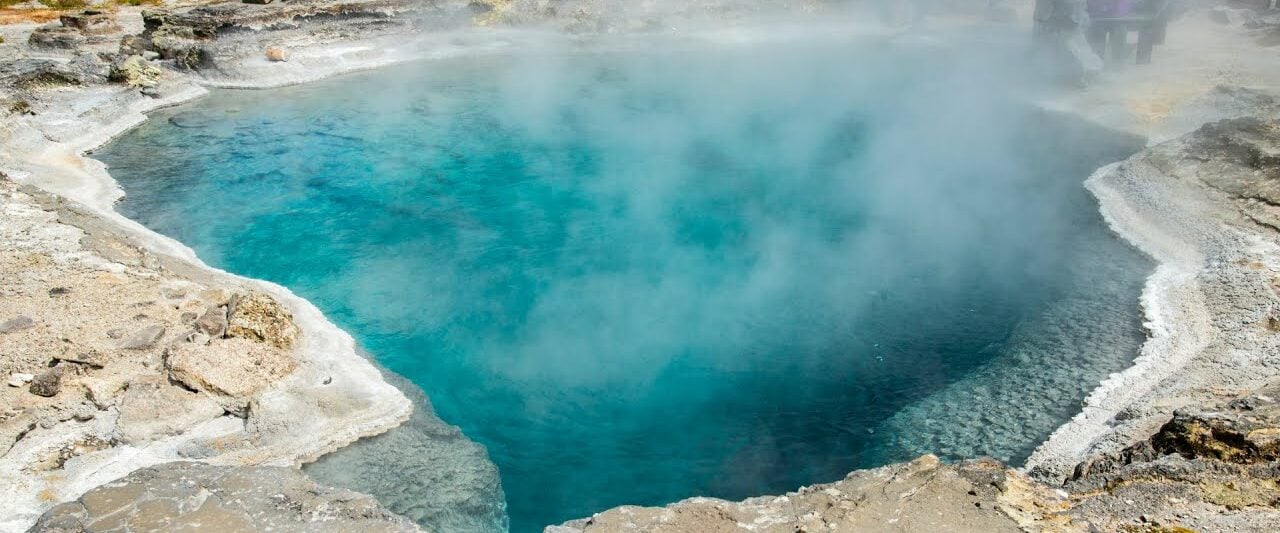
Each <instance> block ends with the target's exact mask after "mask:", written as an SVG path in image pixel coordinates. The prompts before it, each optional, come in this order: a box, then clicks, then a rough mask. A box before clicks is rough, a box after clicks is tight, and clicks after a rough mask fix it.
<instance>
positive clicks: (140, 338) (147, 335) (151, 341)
mask: <svg viewBox="0 0 1280 533" xmlns="http://www.w3.org/2000/svg"><path fill="white" fill-rule="evenodd" d="M163 336H164V326H161V325H155V326H147V327H145V328H142V329H141V330H138V331H137V332H135V333H134V334H133V335H130V336H129V338H127V339H125V340H124V342H122V343H120V348H122V349H125V350H145V349H147V348H150V347H152V346H155V345H156V343H157V342H160V337H163Z"/></svg>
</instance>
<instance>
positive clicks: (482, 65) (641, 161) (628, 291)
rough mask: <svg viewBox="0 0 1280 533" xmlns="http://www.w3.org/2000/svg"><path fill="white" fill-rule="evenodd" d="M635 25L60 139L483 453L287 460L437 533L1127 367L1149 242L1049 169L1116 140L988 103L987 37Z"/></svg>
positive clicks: (964, 412) (1021, 408)
mask: <svg viewBox="0 0 1280 533" xmlns="http://www.w3.org/2000/svg"><path fill="white" fill-rule="evenodd" d="M650 44H652V43H650ZM650 44H644V45H633V46H622V47H611V48H610V49H609V50H602V49H599V48H595V47H592V46H584V45H581V44H577V45H566V46H543V47H529V48H524V49H521V51H510V52H504V53H499V54H488V55H477V56H463V57H457V58H453V59H439V60H433V61H426V62H421V63H412V64H404V65H400V66H395V67H390V68H386V69H383V70H378V71H373V72H365V73H359V74H353V75H348V76H344V77H340V78H335V79H330V80H326V81H322V82H317V83H313V84H309V85H305V86H298V87H289V88H281V89H272V90H267V91H230V90H227V91H215V92H214V93H213V94H212V95H210V96H209V97H207V98H205V99H202V100H200V101H198V102H195V103H191V104H188V105H184V106H181V107H178V108H174V109H170V110H165V111H161V112H157V113H155V114H154V115H153V117H152V120H150V121H149V122H148V123H146V124H145V125H143V126H141V127H139V128H138V129H136V130H134V131H132V132H130V133H128V134H127V135H125V136H123V137H122V138H120V139H118V140H116V141H114V142H113V143H112V144H110V145H108V146H107V147H105V148H104V149H102V150H100V151H98V152H97V153H95V154H94V157H96V158H98V159H100V160H102V161H104V162H106V163H107V164H108V165H109V166H110V171H111V173H112V175H113V176H114V177H115V178H116V179H117V180H119V181H120V182H121V184H122V185H123V187H124V189H125V190H126V192H127V194H128V197H127V198H126V200H125V201H124V202H123V203H122V204H121V205H120V206H119V207H120V210H121V211H122V212H123V213H125V214H126V215H127V216H129V217H131V218H134V219H136V220H138V221H140V222H142V223H143V224H145V225H147V226H148V227H150V228H152V229H154V230H156V231H158V232H160V233H163V234H166V235H169V236H172V237H174V238H176V239H177V240H179V241H181V242H183V243H185V244H187V245H189V246H191V247H192V248H193V249H195V250H196V251H197V253H198V254H199V255H200V257H201V258H202V259H204V260H205V261H206V262H208V263H210V264H212V265H214V266H217V267H220V268H223V269H226V270H229V271H232V272H235V273H238V274H242V275H245V276H250V277H255V278H261V279H266V280H270V281H274V282H277V283H280V284H282V285H285V286H287V287H289V288H290V289H292V290H293V291H295V292H297V293H298V294H300V295H301V296H304V297H306V298H308V299H310V300H311V301H313V302H315V303H316V304H317V305H318V306H319V307H321V308H322V309H323V310H324V311H325V312H326V313H327V314H328V316H329V317H330V318H331V319H333V320H334V321H335V322H336V323H338V324H339V325H340V326H342V327H344V328H345V329H347V330H348V331H349V332H351V333H352V335H353V336H355V337H356V338H357V340H358V341H359V343H360V344H361V345H362V346H363V347H364V348H365V349H366V350H367V351H368V352H369V353H370V354H371V356H372V357H373V358H374V359H376V360H377V361H378V362H379V363H380V364H381V365H383V366H384V367H386V368H387V369H389V370H390V371H392V372H394V373H396V374H398V375H400V376H403V377H404V378H405V379H406V380H407V381H408V382H411V383H412V385H409V384H405V387H409V388H412V387H413V386H416V387H420V388H421V390H422V391H424V392H425V393H426V396H427V397H429V399H430V405H428V404H427V403H426V402H425V400H424V401H423V404H422V406H421V408H420V409H423V410H428V411H429V410H431V409H432V408H434V412H435V413H436V414H437V415H438V416H439V417H440V418H441V419H443V420H444V421H446V422H448V423H450V424H455V425H457V426H458V427H460V428H461V430H462V432H463V434H465V436H466V437H469V438H470V439H471V440H474V441H475V442H478V443H479V444H481V445H483V446H484V447H485V448H486V449H487V452H488V458H489V459H490V460H492V462H493V464H495V465H496V466H497V471H498V473H499V475H500V476H501V488H502V491H501V492H495V491H487V492H486V491H483V490H476V489H474V487H470V486H468V484H469V483H475V482H476V481H475V479H473V478H471V477H468V476H465V475H454V474H452V473H451V474H448V475H443V474H441V475H436V476H434V477H432V478H431V479H430V480H429V481H427V480H424V479H422V478H423V477H424V476H426V477H431V476H430V473H424V469H419V468H413V467H412V466H411V465H407V464H404V465H398V466H400V467H395V466H393V467H390V468H384V469H381V470H379V471H378V472H377V473H376V475H374V474H371V473H370V472H357V473H350V472H348V473H349V474H351V475H344V473H343V469H344V468H345V469H347V470H350V469H352V468H359V467H358V466H352V465H359V464H361V463H360V462H359V461H358V460H355V461H353V460H352V458H351V457H349V456H348V457H346V458H345V459H344V458H343V453H347V454H349V455H350V454H357V455H358V454H360V453H364V452H361V451H360V448H358V447H357V448H356V449H353V450H352V451H349V452H341V453H339V454H336V455H335V456H334V457H333V458H331V459H324V460H322V461H321V462H320V463H318V464H317V465H314V466H313V467H311V468H310V470H311V471H312V473H313V475H315V476H316V477H318V478H319V479H320V480H321V481H326V480H330V481H332V482H338V483H342V482H346V484H348V485H350V484H353V483H354V484H357V485H359V486H355V487H351V488H355V489H358V490H363V491H366V492H370V493H373V494H374V495H375V496H379V497H381V498H383V499H384V501H389V502H390V505H391V506H392V507H393V509H394V508H397V507H398V506H399V507H400V508H399V509H397V510H399V511H401V512H406V513H407V514H409V515H410V516H412V517H414V518H416V519H418V520H420V521H422V522H424V523H426V524H427V525H431V526H433V527H438V528H441V529H444V530H463V529H476V530H483V529H493V528H501V527H503V526H504V525H505V524H504V522H505V521H506V520H507V519H508V518H509V525H510V528H511V530H513V531H535V530H539V529H540V528H541V527H542V526H544V525H547V524H553V523H560V522H563V521H565V520H568V519H572V518H578V517H585V516H590V515H591V513H593V512H597V511H600V510H603V509H605V508H608V507H612V506H616V505H621V504H641V505H658V504H666V503H671V502H674V501H677V500H680V499H683V498H688V497H692V496H698V495H703V496H717V497H723V498H730V499H737V498H744V497H748V496H755V495H762V494H777V493H781V492H785V491H788V490H794V489H795V488H797V487H799V486H802V485H806V484H812V483H818V482H827V481H832V480H835V479H839V478H841V477H843V476H844V475H845V474H846V473H847V472H849V471H851V470H854V469H858V468H865V467H874V466H879V465H883V464H886V463H890V462H895V461H901V460H907V459H911V458H913V457H915V456H917V455H919V454H922V453H928V452H932V453H937V454H939V455H941V456H943V457H944V458H946V459H960V458H967V457H974V456H978V455H990V456H994V457H997V458H1001V459H1004V460H1008V461H1013V462H1017V461H1021V460H1022V459H1024V458H1025V457H1026V456H1027V455H1028V454H1029V452H1030V451H1031V449H1032V448H1034V446H1036V445H1037V444H1038V443H1039V442H1041V441H1042V440H1043V439H1044V438H1045V437H1047V436H1048V434H1049V433H1050V432H1052V430H1053V429H1054V428H1055V427H1057V426H1058V425H1059V424H1061V423H1063V422H1064V421H1066V420H1067V419H1069V418H1070V417H1071V416H1073V415H1074V414H1075V413H1076V412H1077V411H1078V409H1079V405H1080V400H1081V399H1083V398H1084V396H1085V395H1086V394H1087V393H1088V391H1089V390H1090V389H1092V387H1093V386H1095V385H1096V384H1097V383H1098V382H1099V381H1100V380H1101V379H1102V378H1104V377H1105V376H1106V375H1107V374H1109V373H1111V372H1115V371H1118V370H1121V369H1123V368H1124V367H1125V366H1127V365H1128V363H1129V362H1130V361H1131V360H1132V358H1133V357H1134V356H1135V355H1136V353H1137V349H1138V347H1139V344H1140V343H1141V341H1142V338H1143V337H1142V333H1141V327H1140V323H1139V309H1138V305H1137V301H1138V294H1139V291H1140V290H1141V285H1142V282H1143V279H1144V278H1145V276H1146V275H1147V273H1148V271H1149V270H1150V268H1151V265H1150V264H1149V262H1148V260H1147V259H1145V258H1144V257H1143V256H1141V255H1140V254H1139V253H1138V252H1136V251H1134V250H1132V249H1130V248H1129V247H1127V246H1126V245H1124V244H1123V243H1122V242H1120V241H1118V240H1117V239H1116V238H1114V237H1113V236H1112V235H1111V234H1110V233H1109V232H1108V230H1107V228H1106V227H1105V225H1104V223H1103V222H1102V221H1101V219H1100V217H1099V216H1098V214H1097V212H1096V205H1095V204H1094V202H1093V201H1092V199H1091V198H1090V197H1088V195H1087V194H1086V192H1085V191H1084V190H1083V188H1082V186H1081V182H1082V181H1083V180H1084V179H1085V178H1086V177H1087V176H1088V174H1089V173H1090V172H1091V171H1092V170H1093V169H1094V168H1096V167H1098V166H1100V165H1102V164H1105V163H1108V162H1110V161H1114V160H1118V159H1120V158H1123V157H1124V156H1126V155H1127V154H1129V153H1131V152H1133V151H1135V150H1136V149H1138V148H1139V147H1140V141H1138V140H1135V139H1130V138H1126V137H1124V136H1120V135H1116V134H1113V133H1110V132H1107V131H1105V130H1100V129H1097V128H1092V127H1089V126H1087V125H1084V124H1082V123H1078V122H1076V121H1074V120H1071V119H1069V118H1066V117H1059V116H1054V115H1051V114H1048V113H1045V112H1041V111H1036V110H1033V109H1031V108H1029V107H1027V106H1025V105H1021V104H1018V103H1017V102H1018V99H1017V98H1016V97H1014V96H1012V95H1011V94H1010V93H1011V92H1012V91H1011V90H1009V87H1010V84H1009V73H1008V72H1006V71H1005V68H1004V67H1003V65H1006V64H1008V63H1007V62H1006V61H1005V59H1007V58H1006V57H1004V56H1002V55H1000V54H999V53H987V52H982V53H978V52H974V51H971V52H958V51H946V50H940V49H939V48H938V47H930V46H914V45H902V44H895V43H893V42H887V41H877V40H870V41H867V40H857V39H849V40H841V39H835V40H831V39H825V40H819V39H815V40H812V41H806V40H803V39H789V40H787V41H786V42H785V44H784V43H780V42H770V43H768V44H750V43H735V44H733V45H725V44H723V43H719V44H715V43H706V42H698V43H684V44H683V45H674V44H666V45H650ZM437 429H438V428H437ZM433 431H435V430H433ZM432 435H433V436H431V437H430V438H433V439H439V441H438V442H437V443H436V445H433V446H435V447H434V448H433V447H430V446H428V447H426V448H424V451H423V452H421V454H420V455H428V454H434V453H436V452H432V451H430V450H444V449H447V448H449V447H451V446H455V445H458V446H461V445H463V444H462V443H465V439H464V438H462V437H461V436H459V435H456V434H449V432H448V431H447V428H446V429H445V430H439V431H436V432H435V433H432ZM440 453H446V452H440ZM464 455H465V454H464ZM422 459H423V460H424V461H426V460H428V459H429V458H427V457H423V458H422ZM412 460H413V458H412V457H410V459H408V461H412ZM464 460H466V461H477V462H483V461H485V458H484V454H472V455H465V459H464ZM468 468H470V467H460V468H459V469H458V470H457V471H459V472H461V471H466V472H482V471H483V468H479V467H477V468H478V469H468ZM426 470H429V471H434V470H432V469H430V468H428V469H426ZM449 472H455V471H454V470H450V471H449ZM356 474H359V475H356ZM410 477H413V478H414V479H407V478H410ZM353 480H359V481H353ZM466 491H472V492H466ZM463 492H466V494H474V495H475V496H474V497H471V496H467V497H466V498H462V499H468V498H470V499H468V502H467V507H466V508H464V509H461V510H456V509H455V510H454V511H452V512H447V513H443V514H442V512H441V511H439V509H438V507H439V506H436V507H434V508H433V509H435V510H433V511H423V510H421V509H419V510H417V511H415V510H414V509H417V507H415V505H416V503H415V502H423V501H428V500H440V499H441V498H442V497H443V496H442V495H443V494H445V493H451V494H455V495H456V494H457V493H463ZM503 493H505V513H506V516H507V518H504V517H501V515H502V513H503V502H502V501H493V502H486V501H480V500H485V499H486V498H488V499H495V500H501V499H502V498H503V496H502V494H503ZM446 499H447V498H446ZM455 499H458V498H455ZM451 501H452V500H451ZM425 507H431V506H425ZM495 509H496V511H495ZM468 513H470V514H473V515H476V516H468ZM481 515H483V516H481Z"/></svg>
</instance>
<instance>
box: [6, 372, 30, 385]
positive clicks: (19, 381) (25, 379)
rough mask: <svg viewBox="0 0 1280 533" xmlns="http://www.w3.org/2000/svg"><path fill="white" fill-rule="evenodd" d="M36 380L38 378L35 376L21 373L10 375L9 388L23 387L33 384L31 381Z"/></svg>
mask: <svg viewBox="0 0 1280 533" xmlns="http://www.w3.org/2000/svg"><path fill="white" fill-rule="evenodd" d="M35 378H36V376H35V374H23V373H20V372H17V373H13V374H10V375H9V386H10V387H21V386H23V385H26V384H28V383H31V380H33V379H35Z"/></svg>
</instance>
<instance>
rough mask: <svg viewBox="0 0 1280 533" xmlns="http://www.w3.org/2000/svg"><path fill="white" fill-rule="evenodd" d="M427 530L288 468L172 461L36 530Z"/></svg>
mask: <svg viewBox="0 0 1280 533" xmlns="http://www.w3.org/2000/svg"><path fill="white" fill-rule="evenodd" d="M106 530H121V531H277V532H348V531H360V532H362V533H374V532H401V531H406V532H407V531H420V530H419V529H418V528H417V526H415V525H413V523H412V522H410V521H409V520H407V519H405V518H403V517H400V516H396V515H395V514H393V513H391V512H390V511H388V510H386V509H384V508H383V507H382V506H380V505H379V504H378V502H376V501H374V499H373V498H370V497H368V496H365V495H363V494H360V493H357V492H351V491H348V490H342V489H334V488H330V487H325V486H323V485H319V484H316V483H315V482H314V481H311V480H310V479H308V478H307V477H306V476H305V475H304V474H303V473H302V472H301V471H299V470H297V469H293V468H281V467H261V466H260V467H247V466H241V467H226V466H212V465H207V464H203V463H190V462H175V463H165V464H161V465H157V466H153V467H149V468H143V469H141V470H137V471H135V472H134V473H132V474H129V475H128V476H126V477H124V478H122V479H120V480H117V481H115V482H112V483H108V484H106V485H103V486H101V487H98V488H96V489H93V490H91V491H89V492H87V493H85V494H84V495H83V496H81V497H80V498H79V499H77V500H75V501H73V502H68V503H64V504H61V505H58V506H57V507H54V508H53V509H50V510H49V511H48V512H46V513H44V515H43V516H41V517H40V520H39V521H38V522H36V524H35V525H34V526H32V527H31V529H30V530H29V531H31V532H53V531H106Z"/></svg>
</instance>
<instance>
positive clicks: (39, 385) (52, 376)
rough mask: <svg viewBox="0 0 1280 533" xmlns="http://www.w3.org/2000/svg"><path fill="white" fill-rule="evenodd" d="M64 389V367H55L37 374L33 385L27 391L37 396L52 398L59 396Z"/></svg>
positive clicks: (32, 381) (32, 382)
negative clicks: (59, 392)
mask: <svg viewBox="0 0 1280 533" xmlns="http://www.w3.org/2000/svg"><path fill="white" fill-rule="evenodd" d="M61 389H62V367H61V366H55V367H53V368H50V369H48V370H45V371H44V372H41V373H39V374H36V377H35V379H32V380H31V385H30V386H29V388H28V389H27V390H30V391H31V394H34V395H36V396H44V397H46V398H47V397H52V396H56V395H57V394H58V391H59V390H61Z"/></svg>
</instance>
